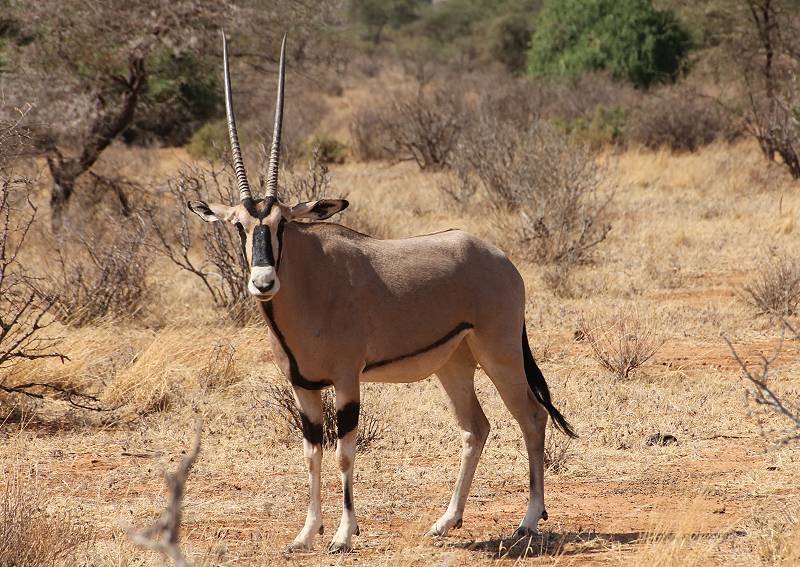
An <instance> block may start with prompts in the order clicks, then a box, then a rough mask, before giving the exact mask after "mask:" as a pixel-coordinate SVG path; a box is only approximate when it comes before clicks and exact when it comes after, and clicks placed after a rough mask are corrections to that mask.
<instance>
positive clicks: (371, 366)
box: [364, 322, 473, 372]
mask: <svg viewBox="0 0 800 567" xmlns="http://www.w3.org/2000/svg"><path fill="white" fill-rule="evenodd" d="M472 328H473V325H472V323H466V322H465V323H459V324H458V326H457V327H456V328H455V329H453V330H452V331H450V332H449V333H447V334H446V335H445V336H443V337H442V338H441V339H439V340H438V341H436V342H434V343H432V344H430V345H428V346H426V347H422V348H421V349H417V350H415V351H413V352H409V353H408V354H401V355H400V356H395V357H394V358H387V359H385V360H379V361H377V362H369V363H367V365H366V366H364V372H369V371H370V370H373V369H375V368H380V367H381V366H386V365H387V364H392V363H393V362H399V361H401V360H405V359H406V358H412V357H415V356H419V355H420V354H424V353H426V352H428V351H429V350H433V349H435V348H437V347H440V346H442V345H443V344H445V343H446V342H448V341H449V340H451V339H453V338H454V337H456V336H457V335H458V334H459V333H462V332H463V331H466V330H467V329H472Z"/></svg>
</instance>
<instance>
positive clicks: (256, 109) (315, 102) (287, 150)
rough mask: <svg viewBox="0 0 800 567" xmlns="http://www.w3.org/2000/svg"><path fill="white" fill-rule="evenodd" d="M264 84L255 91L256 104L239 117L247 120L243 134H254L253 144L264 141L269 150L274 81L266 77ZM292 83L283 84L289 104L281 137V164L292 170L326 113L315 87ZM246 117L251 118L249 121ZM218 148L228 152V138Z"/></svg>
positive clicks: (273, 112) (326, 106) (273, 106)
mask: <svg viewBox="0 0 800 567" xmlns="http://www.w3.org/2000/svg"><path fill="white" fill-rule="evenodd" d="M264 80H265V81H266V82H267V85H266V86H265V88H263V89H262V90H260V91H254V92H257V93H258V95H257V96H258V98H257V101H258V102H257V104H254V105H252V106H250V108H249V109H248V110H249V111H248V110H243V111H242V116H247V117H248V121H247V122H245V123H244V125H243V127H244V129H245V132H246V131H247V130H250V131H251V132H254V133H255V136H254V137H255V139H256V140H264V141H265V143H266V144H267V146H269V145H271V144H272V134H273V131H272V128H273V120H274V118H275V94H274V93H275V77H274V76H265V77H264ZM294 82H295V84H294V85H292V84H291V83H292V81H287V83H286V100H287V101H289V102H287V104H286V106H285V109H284V120H283V130H282V134H281V163H282V164H283V165H284V166H288V167H292V166H293V165H294V163H295V161H297V160H299V159H302V158H303V156H305V155H306V154H307V153H308V152H307V147H308V145H307V142H308V141H309V140H310V139H311V138H312V136H313V135H314V134H315V133H316V132H317V129H318V128H319V125H320V123H321V122H322V121H323V119H324V118H325V116H326V115H327V114H328V112H329V108H328V103H327V102H325V100H324V98H323V97H320V96H319V89H320V85H319V84H318V83H316V82H313V83H310V82H309V81H302V80H297V81H294ZM265 93H266V94H265ZM265 101H266V102H265ZM243 108H245V107H243ZM237 115H238V114H237ZM249 117H252V120H250V118H249ZM251 125H253V126H251ZM226 134H227V133H226ZM220 144H221V147H224V148H226V151H227V150H228V149H229V148H230V146H229V144H228V141H227V135H226V139H225V141H224V142H222V141H221V142H220Z"/></svg>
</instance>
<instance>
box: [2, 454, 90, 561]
mask: <svg viewBox="0 0 800 567" xmlns="http://www.w3.org/2000/svg"><path fill="white" fill-rule="evenodd" d="M4 476H5V486H4V488H3V492H2V495H0V565H2V566H9V567H11V566H16V565H19V566H23V565H24V566H25V567H39V566H41V567H50V566H52V565H83V564H84V561H85V558H83V559H82V558H80V557H79V554H80V552H81V550H87V549H88V547H89V546H90V545H91V543H92V542H93V540H94V533H93V531H92V530H91V528H89V527H88V526H86V525H84V524H83V523H82V522H81V520H80V518H78V517H76V516H75V515H74V514H72V513H70V512H64V511H60V510H59V511H49V510H48V495H47V494H45V493H44V492H43V491H42V489H41V488H40V487H39V486H38V484H37V482H36V480H35V479H30V478H28V475H26V474H24V473H22V472H21V471H19V470H18V469H17V470H13V471H11V472H10V473H9V472H6V474H5V475H4Z"/></svg>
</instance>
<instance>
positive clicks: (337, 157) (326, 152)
mask: <svg viewBox="0 0 800 567" xmlns="http://www.w3.org/2000/svg"><path fill="white" fill-rule="evenodd" d="M308 145H309V147H310V148H311V152H312V153H314V154H316V158H317V160H319V162H320V163H344V160H345V158H346V157H347V146H346V145H344V144H343V143H342V142H340V141H339V140H337V139H336V138H334V137H333V136H329V135H327V134H319V135H317V136H314V137H313V138H312V139H311V141H310V142H309V144H308Z"/></svg>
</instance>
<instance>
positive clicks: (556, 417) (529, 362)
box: [522, 325, 578, 439]
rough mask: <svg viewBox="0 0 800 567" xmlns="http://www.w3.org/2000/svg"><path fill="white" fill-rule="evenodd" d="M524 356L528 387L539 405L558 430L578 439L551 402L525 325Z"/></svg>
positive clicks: (523, 329)
mask: <svg viewBox="0 0 800 567" xmlns="http://www.w3.org/2000/svg"><path fill="white" fill-rule="evenodd" d="M522 354H523V356H524V358H525V377H526V378H527V379H528V386H530V388H531V391H532V392H533V395H534V396H536V399H537V400H539V403H540V404H542V405H543V406H544V407H545V409H546V410H547V413H549V414H550V417H551V418H552V419H553V423H554V424H555V426H556V428H557V429H558V430H559V431H561V432H562V433H564V434H565V435H568V436H570V437H572V438H573V439H574V438H576V437H577V436H578V434H577V433H575V431H574V430H573V429H572V426H571V425H570V424H569V422H568V421H567V420H566V418H565V417H564V416H563V415H561V412H560V411H558V410H557V409H556V407H555V406H554V405H553V402H552V401H550V388H548V387H547V382H545V379H544V375H542V371H541V370H539V366H538V365H537V364H536V361H535V360H534V359H533V353H532V352H531V347H530V344H528V331H527V330H526V329H525V325H522Z"/></svg>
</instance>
